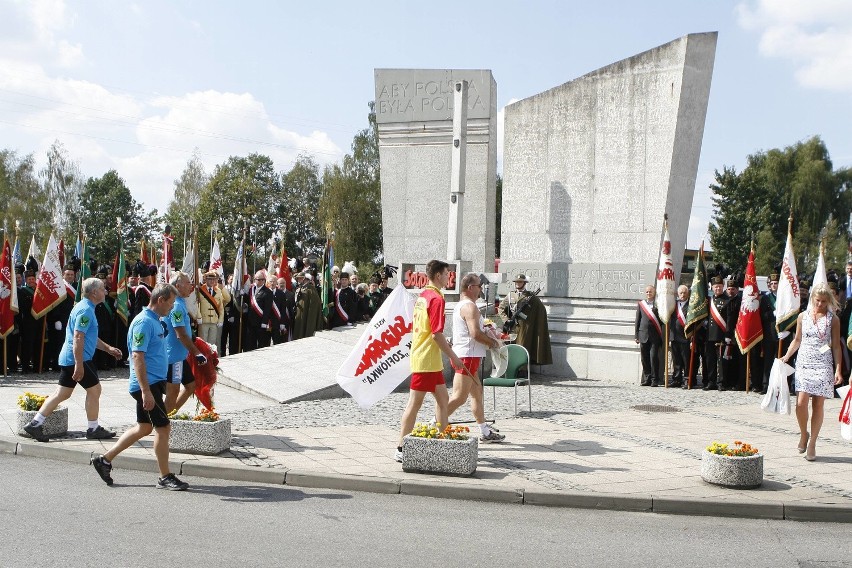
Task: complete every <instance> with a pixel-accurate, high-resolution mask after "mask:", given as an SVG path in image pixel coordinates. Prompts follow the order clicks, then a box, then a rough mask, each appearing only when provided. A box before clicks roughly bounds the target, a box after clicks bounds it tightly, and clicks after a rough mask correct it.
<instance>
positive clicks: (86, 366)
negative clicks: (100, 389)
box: [59, 359, 101, 389]
mask: <svg viewBox="0 0 852 568" xmlns="http://www.w3.org/2000/svg"><path fill="white" fill-rule="evenodd" d="M73 375H74V365H71V366H68V367H66V366H64V365H60V367H59V386H61V387H66V388H69V389H73V388H74V387H76V386H77V385H80V386H81V387H83V388H84V389H90V388H92V387H93V386H96V385H98V384H100V382H101V381H100V379H98V371H97V369H95V365H94V363H92V360H91V359H89V360H88V361H83V378H82V379H80V382H79V383H78V382H77V381H75V380H74V379H72V378H71V377H72V376H73Z"/></svg>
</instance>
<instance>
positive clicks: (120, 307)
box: [112, 238, 130, 325]
mask: <svg viewBox="0 0 852 568" xmlns="http://www.w3.org/2000/svg"><path fill="white" fill-rule="evenodd" d="M112 273H113V274H114V275H115V279H116V287H115V313H117V314H118V317H120V318H121V321H123V322H124V325H127V321H128V319H129V318H130V306H129V302H130V298H129V296H128V292H127V269H126V268H125V266H124V239H121V238H119V239H118V261H117V262H116V266H115V268H113V271H112Z"/></svg>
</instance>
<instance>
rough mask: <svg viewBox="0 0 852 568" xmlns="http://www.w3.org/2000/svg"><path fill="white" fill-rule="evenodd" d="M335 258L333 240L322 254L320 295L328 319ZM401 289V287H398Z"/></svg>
mask: <svg viewBox="0 0 852 568" xmlns="http://www.w3.org/2000/svg"><path fill="white" fill-rule="evenodd" d="M333 258H334V251H333V250H332V246H331V240H330V239H329V240H326V241H325V250H324V251H323V253H322V262H323V266H322V287H321V288H320V295H321V297H322V300H321V301H322V315H323V316H325V317H326V318H328V317H330V315H331V313H330V312H331V306H330V305H329V294H330V293H331V290H332V287H331V286H332V284H331V263H332V259H333ZM397 288H399V286H397Z"/></svg>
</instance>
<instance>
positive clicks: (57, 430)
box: [18, 406, 68, 438]
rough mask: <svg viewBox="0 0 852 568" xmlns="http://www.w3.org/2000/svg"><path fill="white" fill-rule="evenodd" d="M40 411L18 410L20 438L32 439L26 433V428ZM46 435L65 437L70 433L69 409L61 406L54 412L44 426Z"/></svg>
mask: <svg viewBox="0 0 852 568" xmlns="http://www.w3.org/2000/svg"><path fill="white" fill-rule="evenodd" d="M36 414H38V410H20V409H18V436H23V437H24V438H32V436H30V435H29V434H27V433H26V432H24V426H26V425H27V424H29V423H30V421H32V419H33V418H35V415H36ZM43 427H44V433H45V434H46V435H48V436H50V437H51V438H56V437H58V436H64V435H65V434H67V433H68V408H67V407H65V406H60V407H58V408H57V409H56V410H54V411H53V414H51V415H50V416H48V417H47V419H46V420H45V421H44V424H43Z"/></svg>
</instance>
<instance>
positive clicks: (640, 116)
mask: <svg viewBox="0 0 852 568" xmlns="http://www.w3.org/2000/svg"><path fill="white" fill-rule="evenodd" d="M716 36H717V34H716V33H715V32H712V33H701V34H690V35H687V36H684V37H682V38H680V39H677V40H675V41H672V42H670V43H667V44H665V45H662V46H660V47H657V48H654V49H651V50H649V51H646V52H644V53H640V54H638V55H635V56H633V57H630V58H628V59H625V60H622V61H619V62H617V63H613V64H611V65H608V66H606V67H603V68H601V69H598V70H597V71H593V72H591V73H589V74H587V75H584V76H582V77H580V78H578V79H575V80H573V81H570V82H568V83H565V84H563V85H560V86H558V87H554V88H553V89H550V90H548V91H545V92H543V93H539V94H537V95H534V96H532V97H529V98H526V99H523V100H521V101H518V102H516V103H514V104H511V105H509V106H507V107H506V109H505V137H504V139H505V142H504V162H503V174H504V175H503V197H502V198H503V217H502V233H501V237H502V251H501V260H502V262H501V264H500V271H501V272H505V273H507V274H508V275H509V278H508V280H512V278H513V277H514V276H516V275H517V274H520V273H524V274H526V275H527V277H529V278H530V280H531V283H530V284H529V285H528V287H529V288H531V289H533V290H534V289H536V288H538V287H541V288H542V296H543V301H544V302H545V304H546V305H547V307H548V312H549V323H550V330H551V340H552V344H553V357H554V365H552V366H550V367H544V368H542V369H541V372H543V373H546V374H555V375H559V376H580V377H589V378H596V377H607V378H620V379H622V380H625V381H633V380H637V379H638V377H639V372H640V371H639V369H640V364H639V352H638V350H637V349H636V346H635V344H634V341H633V334H634V332H633V322H634V316H635V308H636V300H638V299H640V298H641V297H642V291H643V287H644V286H645V285H647V284H651V283H653V282H654V279H655V274H656V265H657V260H658V255H659V251H660V240H661V235H662V227H663V215H664V213H668V214H669V232H670V236H671V242H672V250H675V251H682V250H684V247H685V244H686V233H687V228H688V224H689V215H690V211H691V209H692V198H693V193H694V189H695V177H696V174H697V169H698V158H699V155H700V152H701V142H702V138H703V134H704V120H705V117H706V113H707V102H708V97H709V93H710V80H711V77H712V73H713V63H714V59H715V51H716ZM382 175H384V171H383V172H382ZM674 262H675V273H676V274H678V273H679V272H680V268H681V266H680V265H681V262H682V255H675V259H674Z"/></svg>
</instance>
